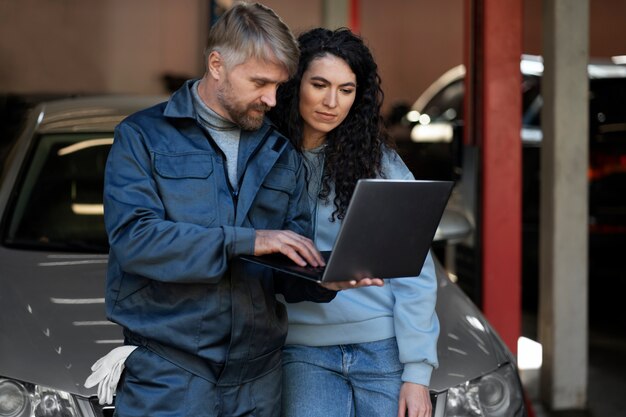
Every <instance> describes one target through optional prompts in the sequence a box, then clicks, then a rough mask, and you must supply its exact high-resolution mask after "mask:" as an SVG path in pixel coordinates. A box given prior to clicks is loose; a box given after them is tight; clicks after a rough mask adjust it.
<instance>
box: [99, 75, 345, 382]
mask: <svg viewBox="0 0 626 417" xmlns="http://www.w3.org/2000/svg"><path fill="white" fill-rule="evenodd" d="M191 86H192V82H187V83H186V84H185V85H184V86H183V87H182V88H181V89H180V90H178V91H177V92H176V93H174V94H173V95H172V97H171V98H170V100H169V101H168V102H167V103H162V104H160V105H157V106H154V107H152V108H149V109H146V110H143V111H140V112H138V113H135V114H133V115H131V116H129V117H128V118H127V119H125V120H124V121H123V122H122V123H120V125H119V126H118V127H117V128H116V130H115V140H114V143H113V146H112V148H111V152H110V154H109V158H108V161H107V166H106V174H105V187H104V209H105V213H104V217H105V225H106V230H107V233H108V236H109V243H110V245H111V250H110V257H109V266H108V275H107V285H106V310H107V315H108V317H109V319H110V320H112V321H114V322H116V323H119V324H120V325H122V326H123V327H124V329H125V336H126V341H127V343H131V344H141V345H143V346H146V347H147V348H149V349H151V350H153V351H154V352H155V353H158V354H160V355H161V356H163V357H165V358H166V359H168V360H170V361H172V362H173V363H176V364H177V365H180V366H181V367H183V368H185V369H187V370H189V371H191V372H193V373H195V374H197V375H199V376H201V377H203V378H206V379H208V380H209V381H212V382H215V383H217V384H219V385H238V384H240V383H243V382H246V381H249V380H252V379H254V378H256V377H258V376H261V375H263V374H265V373H267V372H269V371H271V370H272V369H275V368H276V367H277V366H279V365H280V349H281V347H282V345H283V343H284V339H285V335H286V331H287V321H286V313H285V308H284V306H283V305H282V304H280V303H278V302H277V301H276V299H275V294H276V293H282V294H284V295H285V298H286V299H287V301H292V302H295V301H302V300H315V301H330V300H331V299H332V298H333V297H334V295H335V292H332V291H328V290H325V289H324V288H322V287H320V286H319V285H317V284H315V283H308V282H306V281H304V280H300V279H287V278H281V277H274V276H273V274H272V272H271V271H269V270H267V269H264V268H262V267H258V266H255V265H253V264H251V263H244V262H242V261H238V260H237V259H235V258H236V257H237V256H238V255H242V254H253V253H254V240H255V229H289V230H293V231H295V232H297V233H299V234H302V235H306V236H310V235H311V233H310V231H311V221H310V210H309V206H308V202H307V196H306V195H305V192H306V191H305V189H306V187H305V179H304V174H303V166H302V161H301V158H300V155H299V154H298V153H297V152H296V151H295V149H294V148H293V147H292V145H291V144H290V143H289V141H288V140H287V139H286V138H285V137H283V136H282V135H280V134H279V133H277V132H276V131H275V130H274V128H273V127H272V126H270V125H269V123H267V122H265V123H264V124H263V126H262V127H261V128H260V129H259V130H258V131H254V132H248V131H242V133H241V139H240V144H239V157H238V163H237V171H238V182H239V183H238V191H234V190H233V187H231V186H230V183H229V181H228V175H227V172H226V166H225V157H224V155H223V153H222V152H221V151H220V149H219V148H218V147H217V145H216V144H215V142H214V141H213V139H212V138H211V137H210V135H209V133H208V132H207V131H206V130H204V129H203V127H202V126H201V125H200V123H199V122H198V120H197V118H198V116H197V114H196V112H195V110H194V107H193V101H192V95H191V91H190V88H191Z"/></svg>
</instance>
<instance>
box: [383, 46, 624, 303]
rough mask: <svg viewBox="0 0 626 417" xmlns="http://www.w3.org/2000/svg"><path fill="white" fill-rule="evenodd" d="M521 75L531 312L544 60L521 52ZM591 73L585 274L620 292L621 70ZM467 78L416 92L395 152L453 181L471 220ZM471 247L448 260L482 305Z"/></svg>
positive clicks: (526, 294)
mask: <svg viewBox="0 0 626 417" xmlns="http://www.w3.org/2000/svg"><path fill="white" fill-rule="evenodd" d="M520 71H521V75H522V85H521V89H522V129H521V134H520V139H521V144H522V275H523V305H524V306H525V308H527V309H529V310H536V308H537V299H538V296H537V293H538V280H537V277H538V275H539V262H538V247H539V190H540V186H539V182H540V150H541V143H542V140H543V134H542V131H541V109H542V106H543V99H542V96H541V77H542V74H543V60H542V58H541V57H540V56H536V55H523V56H522V57H521V60H520ZM588 76H589V155H590V156H589V169H588V180H589V266H590V275H591V276H592V277H594V278H595V279H596V280H597V281H606V280H610V281H612V282H613V285H619V286H621V288H624V287H625V286H626V280H621V281H622V282H615V281H618V280H616V279H615V278H616V277H619V276H622V277H623V274H621V273H620V272H619V271H621V270H622V268H621V265H620V264H619V263H620V256H619V251H620V250H621V248H623V247H624V246H626V66H624V65H619V64H617V63H615V62H612V61H610V60H599V59H594V60H592V61H591V62H590V63H589V65H588ZM464 79H465V67H464V66H463V65H459V66H456V67H454V68H452V69H450V70H449V71H447V72H446V73H444V74H443V75H442V76H441V77H440V78H438V79H437V80H436V81H435V82H434V83H433V84H431V85H430V86H429V87H428V88H427V89H426V90H424V92H423V93H422V94H421V95H419V97H418V98H417V99H416V101H415V102H414V103H413V104H412V106H410V109H409V111H407V112H406V113H405V115H404V117H403V118H402V119H401V121H400V123H398V125H399V126H401V127H400V128H396V129H395V130H394V132H395V133H396V134H395V138H396V142H397V143H398V146H399V149H400V153H401V155H402V156H403V157H404V158H405V160H406V161H407V164H408V165H409V167H410V168H411V169H412V170H413V171H414V173H415V175H416V177H422V178H432V179H453V180H456V181H457V189H458V190H459V192H460V193H461V194H462V198H461V199H460V201H463V203H462V204H463V206H464V209H465V210H466V211H467V213H466V214H467V217H468V218H470V219H471V220H472V221H473V219H476V218H477V213H476V209H475V204H474V203H473V201H474V200H475V196H476V183H477V178H478V177H477V167H478V166H479V163H478V159H477V150H476V149H475V147H472V146H464V145H462V144H463V124H464V112H463V102H464V93H465V86H464ZM572 117H575V116H574V115H572ZM433 167H437V170H435V169H434V168H433ZM475 244H476V239H468V241H467V242H463V243H461V244H459V245H458V247H457V259H456V260H455V261H453V262H454V263H455V265H456V272H457V275H458V278H459V284H460V285H462V286H463V288H464V289H465V290H466V292H467V293H468V294H469V295H470V296H471V298H472V300H473V301H475V302H476V303H477V304H478V305H480V294H481V289H480V284H479V283H478V281H479V280H478V274H477V271H478V270H479V268H478V266H477V265H476V264H477V262H478V261H477V259H479V258H478V255H477V253H478V250H477V248H476V247H475ZM590 291H591V295H592V297H593V296H596V293H597V292H599V291H600V289H598V288H597V287H594V286H591V287H590ZM616 293H619V291H616ZM603 296H604V295H603ZM595 298H597V296H596V297H595ZM592 300H593V298H592ZM616 301H617V300H616ZM617 302H618V303H619V301H617ZM598 304H602V303H598ZM604 304H605V305H609V304H607V303H604ZM598 307H600V305H598Z"/></svg>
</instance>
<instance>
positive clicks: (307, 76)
mask: <svg viewBox="0 0 626 417" xmlns="http://www.w3.org/2000/svg"><path fill="white" fill-rule="evenodd" d="M298 41H299V44H300V48H301V56H300V62H299V67H298V71H297V74H296V75H295V77H294V78H292V79H291V80H289V82H287V83H286V84H284V85H283V86H281V87H280V88H279V90H278V95H277V102H278V104H277V106H276V107H275V109H274V110H273V111H272V112H271V113H270V116H271V117H272V119H273V122H274V123H275V124H276V125H277V126H278V128H279V130H281V131H282V132H283V133H284V134H286V135H287V137H289V138H291V140H292V141H293V142H294V145H295V146H296V147H297V148H298V149H300V150H301V151H302V153H303V156H304V159H305V162H306V167H307V172H308V173H307V180H308V185H309V194H310V196H311V198H312V202H313V203H312V207H313V208H314V216H313V218H314V221H315V243H316V245H317V247H318V249H320V250H322V251H323V250H330V249H331V248H332V245H333V243H334V241H335V238H336V235H337V232H338V230H339V227H340V225H341V221H342V219H343V217H344V215H345V213H346V208H347V206H348V202H349V201H350V197H351V195H352V192H353V191H354V187H355V185H356V182H357V180H358V179H360V178H389V179H413V175H412V174H411V172H410V171H409V170H408V169H407V167H406V165H405V164H404V163H403V162H402V160H401V159H400V157H399V156H398V155H397V154H396V152H395V151H394V150H393V148H392V145H391V143H390V140H389V139H388V137H387V136H386V135H385V134H384V132H383V131H382V127H381V126H382V117H381V104H382V98H383V93H382V90H381V87H380V77H379V75H378V72H377V66H376V63H375V62H374V59H373V57H372V55H371V53H370V51H369V50H368V48H367V47H366V46H365V44H364V43H363V41H362V39H361V38H359V37H358V36H356V35H354V34H353V33H351V32H350V31H349V30H347V29H339V30H336V31H330V30H327V29H313V30H311V31H308V32H306V33H304V34H303V35H301V36H300V37H299V39H298ZM435 299H436V278H435V272H434V265H433V261H432V257H431V256H430V255H429V256H428V257H427V259H426V263H425V264H424V267H423V269H422V272H421V275H420V276H418V277H407V278H401V279H391V280H388V281H387V282H386V283H385V286H384V287H381V288H379V287H370V288H359V289H356V290H353V291H343V292H340V293H339V294H338V295H337V297H336V298H335V300H333V301H332V302H330V303H328V304H324V305H321V304H314V303H310V302H302V303H296V304H290V305H288V312H289V334H288V336H287V345H286V347H285V348H284V357H283V401H282V403H283V415H284V416H286V417H291V416H299V417H301V416H311V417H312V416H320V417H328V416H333V417H334V416H346V417H348V416H355V415H356V416H357V417H365V416H376V417H378V416H393V415H396V414H397V415H398V416H401V417H402V416H405V415H408V416H411V417H414V416H419V417H425V416H430V415H431V404H430V397H429V393H428V384H429V381H430V375H431V372H432V370H433V368H434V367H436V366H437V352H436V344H437V337H438V334H439V322H438V320H437V317H436V314H435V311H434V308H435ZM407 410H408V412H407Z"/></svg>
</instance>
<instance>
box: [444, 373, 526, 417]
mask: <svg viewBox="0 0 626 417" xmlns="http://www.w3.org/2000/svg"><path fill="white" fill-rule="evenodd" d="M445 416H446V417H479V416H482V417H521V416H525V411H524V399H523V394H522V386H521V384H520V380H519V378H518V376H517V373H516V372H515V369H514V368H513V366H512V365H510V364H507V365H504V366H502V367H500V368H499V369H497V370H496V371H494V372H492V373H489V374H486V375H484V376H482V377H480V378H477V379H474V380H472V381H468V382H466V383H464V384H462V385H459V386H457V387H454V388H450V389H449V390H448V397H447V400H446V410H445Z"/></svg>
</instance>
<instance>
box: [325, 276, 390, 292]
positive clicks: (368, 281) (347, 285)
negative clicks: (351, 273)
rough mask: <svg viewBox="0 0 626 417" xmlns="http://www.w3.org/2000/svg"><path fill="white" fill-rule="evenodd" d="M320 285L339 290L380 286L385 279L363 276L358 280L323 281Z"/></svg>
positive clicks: (383, 283)
mask: <svg viewBox="0 0 626 417" xmlns="http://www.w3.org/2000/svg"><path fill="white" fill-rule="evenodd" d="M321 285H322V286H323V287H324V288H326V289H329V290H333V291H340V290H349V289H351V288H361V287H372V286H373V287H382V286H383V285H385V281H383V280H382V279H380V278H363V279H360V280H358V281H357V280H355V279H353V280H350V281H336V282H323V283H322V284H321Z"/></svg>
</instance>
